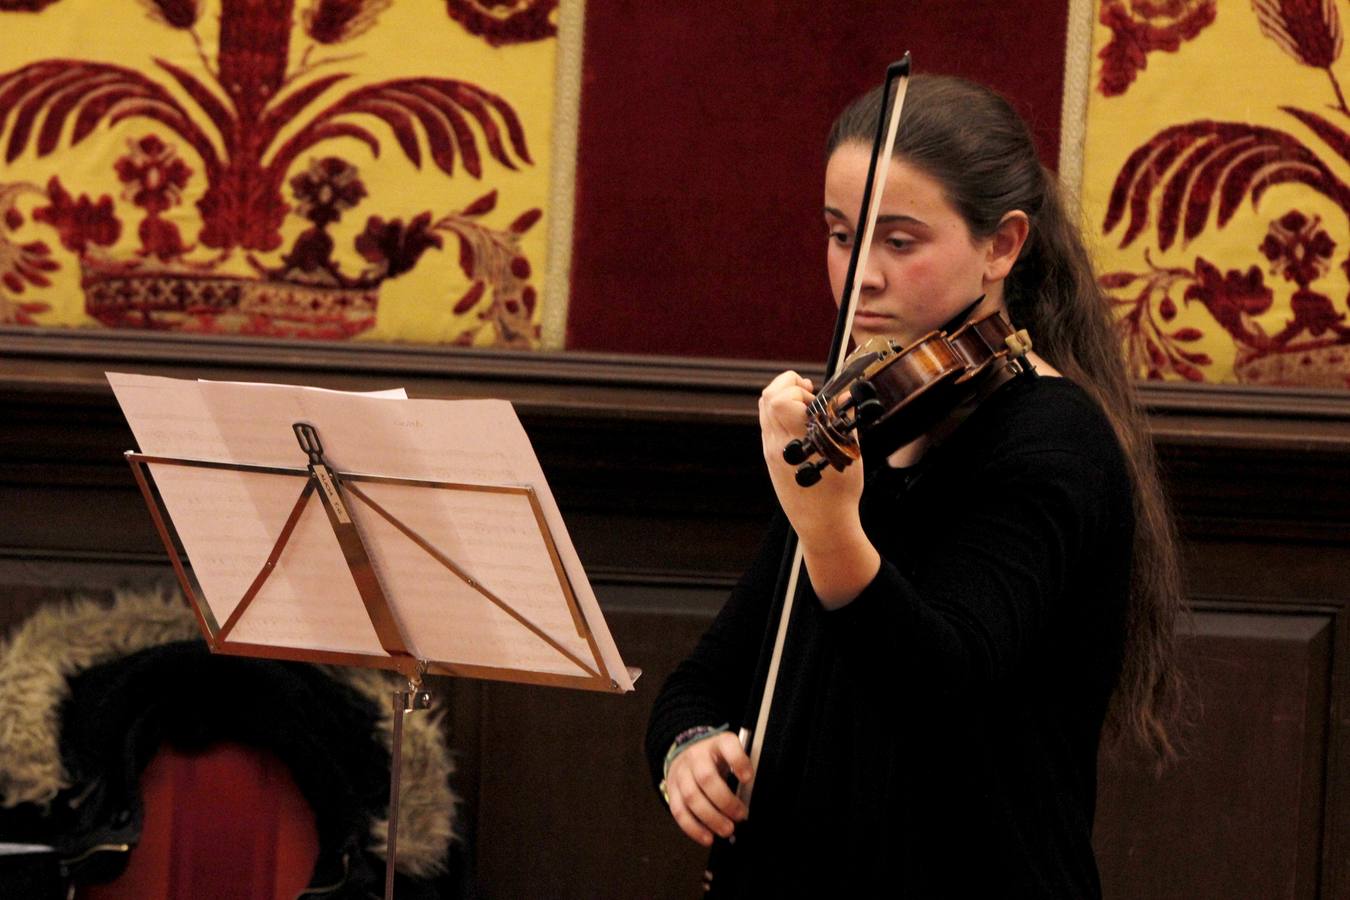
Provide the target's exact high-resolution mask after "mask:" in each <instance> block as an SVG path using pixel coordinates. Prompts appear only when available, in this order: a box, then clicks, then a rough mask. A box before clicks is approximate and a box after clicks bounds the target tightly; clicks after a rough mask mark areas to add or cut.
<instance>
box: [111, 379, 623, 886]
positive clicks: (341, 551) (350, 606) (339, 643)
mask: <svg viewBox="0 0 1350 900" xmlns="http://www.w3.org/2000/svg"><path fill="white" fill-rule="evenodd" d="M119 377H120V378H123V379H126V378H133V377H134V376H119ZM110 380H113V381H114V387H115V388H117V387H118V386H119V382H118V381H116V380H114V379H113V376H111V375H110ZM144 380H145V379H142V381H144ZM157 381H165V382H168V381H173V380H172V379H157ZM294 390H299V389H294ZM121 399H122V397H121V396H120V395H119V400H121ZM382 402H397V401H382ZM413 402H415V403H420V404H426V403H434V402H437V401H413ZM440 402H449V401H440ZM123 405H124V410H127V412H128V419H129V421H130V420H133V419H134V418H135V416H134V413H133V411H132V410H128V409H127V404H126V403H124V404H123ZM136 424H137V423H136V422H134V421H133V429H134V430H135V429H136ZM289 424H290V427H291V429H292V431H293V433H294V436H295V439H296V440H297V441H298V444H299V451H302V452H303V454H304V455H305V456H307V457H308V458H307V465H306V466H304V467H299V466H281V465H262V464H250V463H243V462H238V461H231V462H225V461H220V460H213V459H202V458H192V457H181V456H169V455H158V454H147V453H141V452H128V453H127V454H126V458H127V461H128V463H129V464H130V466H131V469H132V472H133V474H134V476H135V478H136V482H137V484H138V485H139V487H140V489H141V492H142V494H143V496H144V498H145V501H146V504H147V507H148V509H149V511H150V514H151V518H152V520H153V521H154V525H155V529H156V531H157V533H158V534H159V537H160V539H161V541H162V542H163V544H164V547H165V550H166V551H167V552H168V554H169V558H170V561H171V563H172V565H173V569H174V572H175V574H176V576H177V578H178V581H179V584H180V585H181V586H182V588H183V591H184V594H185V595H186V596H187V598H188V599H189V601H190V602H191V604H192V608H193V610H194V612H195V614H196V616H197V621H198V623H199V625H200V627H201V630H202V633H203V635H204V636H205V638H206V640H207V643H208V644H209V646H210V648H211V650H212V651H213V652H217V653H225V654H233V655H243V656H258V657H266V658H274V659H291V660H299V661H304V662H311V663H327V664H337V665H354V666H364V667H375V668H383V669H389V670H392V671H395V672H398V673H400V674H401V675H402V676H403V677H404V678H406V679H407V687H406V689H404V690H400V691H396V692H394V694H393V697H392V706H393V735H392V747H391V772H390V804H389V838H388V854H387V874H386V878H385V898H386V900H390V898H392V897H393V884H394V877H395V863H396V859H397V830H398V829H397V823H398V808H399V792H400V785H399V782H400V777H401V759H402V752H401V750H402V732H403V727H402V726H403V716H404V715H406V714H407V713H408V712H411V711H413V710H417V709H426V708H428V707H429V705H430V694H429V692H427V691H425V690H424V689H423V687H422V681H423V677H424V676H425V675H427V674H436V675H452V676H462V677H470V678H483V679H492V680H502V681H513V682H522V683H527V684H543V685H549V686H556V687H572V688H580V689H585V690H595V691H610V692H623V691H625V690H631V689H632V679H633V678H635V677H636V675H637V670H633V669H626V667H625V669H623V670H618V671H617V672H616V667H615V666H614V663H613V658H612V656H611V658H610V659H609V660H608V662H607V659H606V655H605V654H604V653H603V652H602V648H601V646H600V641H599V640H597V633H596V630H595V629H594V628H593V627H592V625H591V623H590V619H589V618H588V617H587V616H586V615H585V614H584V612H583V609H582V608H581V606H580V605H579V604H578V600H577V592H576V590H575V588H574V585H573V582H572V578H571V576H569V574H568V571H567V567H566V566H565V565H564V563H563V560H562V558H561V555H560V552H559V547H558V543H557V541H556V540H555V536H554V534H553V532H552V530H551V529H550V527H549V524H548V521H547V517H546V516H545V514H544V510H543V508H542V506H541V502H540V498H539V496H538V494H537V492H536V490H535V489H534V488H533V487H532V486H530V485H522V484H481V483H461V482H448V481H436V480H429V479H419V478H406V477H397V476H386V475H375V474H366V473H356V472H348V471H338V470H336V469H335V468H334V467H333V466H331V465H330V464H329V462H328V460H327V458H326V457H325V455H324V448H323V444H322V442H321V436H320V434H319V431H318V428H317V427H316V426H315V425H313V424H312V423H310V422H307V421H295V422H292V423H289ZM138 437H139V434H138ZM142 443H143V444H144V441H142ZM292 446H294V444H292ZM299 455H300V454H299V453H297V456H299ZM244 495H247V501H248V502H243V500H242V499H241V498H242V497H243V496H244ZM222 497H224V498H225V499H223V500H222V499H221V498H222ZM201 498H207V502H221V503H224V504H226V505H227V506H229V508H230V510H231V512H230V513H228V515H231V516H234V517H236V518H237V517H239V516H240V515H243V514H244V513H243V512H241V511H242V510H245V509H247V508H252V509H253V510H254V512H255V515H256V518H257V522H256V523H250V524H253V525H257V526H258V527H263V528H268V529H273V530H272V531H271V532H269V544H270V546H269V547H268V549H267V552H266V553H265V554H261V553H257V552H256V551H258V550H259V549H261V548H262V547H263V546H264V545H263V544H258V543H256V542H255V544H254V550H255V554H256V555H255V558H254V562H255V567H254V570H253V571H252V572H251V577H249V578H247V579H243V580H239V581H238V584H240V585H243V584H244V582H245V581H246V582H247V586H246V588H245V589H244V590H242V591H241V592H240V595H239V596H238V598H237V600H235V601H234V602H232V603H231V602H229V601H228V599H227V600H225V602H221V600H220V599H218V598H212V597H208V594H207V592H206V591H205V590H204V589H203V587H202V585H201V583H200V582H199V581H198V579H197V578H196V577H194V575H195V573H193V572H190V571H189V569H188V566H187V565H185V563H184V559H183V555H184V554H183V553H180V551H179V547H180V545H181V546H182V547H183V548H184V552H185V554H186V555H188V556H189V557H191V554H192V552H193V547H195V548H197V550H198V551H199V552H201V553H203V554H204V555H203V562H205V563H211V562H215V560H212V559H210V558H209V557H210V553H211V552H212V551H211V550H210V549H209V547H210V545H209V544H207V543H204V542H203V533H202V531H201V528H200V527H199V526H201V524H202V523H203V522H210V521H211V520H212V518H213V513H212V511H211V510H208V511H207V512H206V514H203V511H202V510H200V509H193V508H192V505H193V503H194V502H202V500H201ZM212 498H215V501H212ZM316 498H317V502H312V501H315V500H316ZM548 500H549V502H551V497H549V498H548ZM231 504H232V505H231ZM320 508H322V510H323V513H322V515H320V514H319V513H318V509H320ZM428 510H431V511H432V513H428ZM283 511H284V512H285V515H284V518H283V517H282V516H281V515H280V513H281V512H283ZM456 511H458V512H460V513H463V514H464V515H465V516H466V517H467V518H469V519H471V520H472V521H469V522H468V523H467V524H468V529H467V530H468V533H467V534H464V533H461V534H459V535H458V538H457V541H458V546H456V547H453V548H451V547H447V546H445V545H446V543H447V538H446V537H445V536H444V535H440V534H436V533H429V532H430V531H431V529H435V528H437V523H438V522H441V523H444V522H445V521H446V517H447V516H452V515H454V514H455V513H456ZM175 513H176V514H177V515H175ZM433 513H434V514H433ZM224 514H225V513H219V514H217V515H224ZM176 519H178V520H179V521H182V522H184V523H186V524H187V526H188V528H189V529H190V530H193V529H195V532H196V533H194V534H192V535H191V536H190V538H189V539H188V540H186V541H185V540H184V536H183V535H182V534H180V532H179V529H178V528H177V527H176V526H175V520H176ZM499 541H510V542H513V543H512V544H511V546H512V548H513V550H512V555H511V557H510V559H509V561H507V562H501V561H498V562H497V563H495V569H496V570H498V577H497V578H496V579H495V584H494V585H489V584H487V583H485V581H484V580H483V579H482V578H480V577H476V575H475V573H474V571H473V569H474V568H475V566H479V567H483V568H488V569H491V568H493V567H494V564H490V563H488V562H486V561H485V560H486V559H488V558H489V556H490V555H491V554H490V553H489V555H488V556H485V555H484V553H487V552H488V550H491V551H492V552H498V551H496V550H495V549H493V544H494V542H499ZM449 543H456V541H455V540H451V541H449ZM475 546H476V547H478V548H479V550H478V552H475V551H474V549H473V548H474V547H475ZM569 546H570V545H569ZM203 548H207V549H205V550H203ZM483 548H488V549H487V550H484V549H483ZM257 556H261V557H262V558H256V557H257ZM236 562H237V561H236ZM502 571H504V572H505V574H501V572H502ZM222 583H226V582H222V581H221V580H220V578H218V577H217V578H215V584H216V586H217V587H219V586H220V585H221V584H222ZM501 585H505V586H506V589H502V588H501V587H500V586H501ZM353 589H354V592H355V595H356V596H358V597H359V606H358V605H356V603H355V602H354V601H353V600H352V599H351V594H352V592H353ZM314 591H318V592H319V593H320V594H323V595H324V596H322V597H321V598H320V599H318V600H316V599H315V598H314V597H313V596H310V594H311V593H312V592H314ZM344 591H345V593H344ZM438 591H439V592H440V594H438V595H437V597H435V598H430V599H429V597H428V594H435V593H436V592H438ZM502 594H507V595H508V596H505V597H504V596H502ZM343 597H346V598H347V602H346V603H345V605H344V604H343V602H342V598H343ZM447 597H448V599H445V598H447ZM517 597H521V598H525V599H524V600H521V601H517V600H516V598H517ZM419 598H420V599H419ZM526 600H528V601H529V602H525V601H526ZM335 609H336V612H335ZM329 615H332V616H333V619H332V628H333V634H327V633H325V630H324V626H325V625H327V624H329V623H327V622H325V621H324V618H325V616H329ZM344 616H345V617H344ZM297 617H298V618H297ZM356 619H361V620H363V621H361V622H360V623H357V622H356V621H355V620H356ZM536 620H537V621H536ZM297 621H298V622H299V628H300V630H299V631H296V623H297ZM316 622H317V623H318V624H317V626H316ZM358 624H359V626H360V627H358ZM451 626H458V629H459V632H460V633H455V631H454V628H452V627H451ZM599 627H600V629H601V631H602V634H601V635H600V637H601V638H603V639H604V640H605V641H607V642H610V643H611V645H612V639H610V637H609V635H608V632H607V629H605V626H604V622H603V618H600V620H599ZM306 629H308V630H306ZM466 631H478V632H479V633H478V634H465V633H463V632H466ZM297 635H302V636H300V637H297ZM303 635H308V636H303ZM475 638H476V639H477V640H475ZM620 679H623V681H622V683H621V681H620Z"/></svg>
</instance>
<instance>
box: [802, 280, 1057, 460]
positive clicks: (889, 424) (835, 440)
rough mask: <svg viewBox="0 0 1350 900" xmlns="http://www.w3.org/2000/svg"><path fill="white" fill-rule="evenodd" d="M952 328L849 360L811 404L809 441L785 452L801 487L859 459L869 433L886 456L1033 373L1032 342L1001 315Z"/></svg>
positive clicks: (884, 344)
mask: <svg viewBox="0 0 1350 900" xmlns="http://www.w3.org/2000/svg"><path fill="white" fill-rule="evenodd" d="M983 299H984V297H980V298H979V299H977V300H976V301H975V302H974V303H972V304H970V306H969V307H968V308H967V310H966V312H965V313H962V314H961V315H960V316H957V319H956V321H957V322H959V321H960V320H962V319H963V318H965V317H966V315H968V313H969V312H970V310H973V309H974V308H975V307H976V306H978V305H979V303H980V301H981V300H983ZM952 324H953V323H948V325H947V326H944V328H942V329H938V330H937V331H930V332H929V333H928V334H926V335H924V336H923V337H921V338H919V339H918V340H917V341H915V342H914V343H912V344H910V345H909V346H908V347H901V346H900V344H899V343H898V342H896V341H894V340H891V339H889V338H881V337H874V338H872V339H870V340H869V341H867V342H866V343H865V344H863V345H862V346H861V347H859V348H858V349H857V350H855V351H854V352H853V353H852V354H850V355H849V356H848V358H847V359H845V360H844V364H843V367H842V368H841V369H840V370H839V373H838V374H837V375H835V376H834V377H833V378H831V379H830V380H829V381H827V382H826V383H825V385H824V386H823V387H822V388H821V389H820V392H819V393H818V394H817V395H816V397H815V399H814V400H812V401H811V403H810V404H808V406H807V409H806V436H805V437H803V438H799V439H797V440H794V441H791V442H790V443H789V444H788V445H787V446H786V447H784V448H783V458H784V459H785V460H787V462H788V464H789V465H793V466H797V467H798V468H797V476H796V477H797V483H798V484H799V485H801V486H802V487H810V486H811V485H813V484H815V483H816V482H818V481H820V477H821V473H822V472H823V471H824V470H825V468H826V467H828V466H833V467H834V468H835V469H836V470H838V471H841V472H842V471H843V470H844V468H845V467H846V466H848V465H849V464H850V463H852V462H853V461H854V460H856V459H858V458H859V456H861V449H860V444H859V441H860V438H861V437H862V436H863V435H864V434H867V435H868V436H869V437H871V438H872V440H873V441H874V442H876V443H878V444H879V445H880V446H882V447H884V448H886V450H887V451H889V450H893V449H895V448H896V447H903V446H904V445H906V444H908V443H910V442H911V441H913V440H914V439H916V438H918V437H919V436H920V435H922V434H925V433H927V432H928V431H929V430H930V429H931V428H933V426H935V425H937V424H938V423H939V422H940V421H942V420H943V419H945V418H946V417H947V416H949V415H950V414H951V413H952V412H953V411H954V410H957V409H960V408H962V407H964V406H967V405H969V404H971V403H972V402H978V401H979V400H982V399H983V398H984V397H985V396H987V395H988V394H989V393H992V391H993V389H994V388H996V387H998V386H999V385H1001V384H1003V383H1004V382H1006V381H1008V380H1009V379H1010V378H1012V377H1013V376H1015V375H1018V374H1022V373H1029V372H1031V371H1032V369H1031V363H1030V362H1029V361H1028V360H1027V352H1028V351H1030V350H1031V338H1030V336H1029V335H1028V334H1027V332H1026V329H1025V328H1023V329H1020V330H1018V331H1014V330H1013V328H1012V325H1010V324H1009V323H1008V320H1007V319H1006V318H1004V316H1003V313H1001V312H999V311H997V310H995V311H993V312H989V313H985V314H984V315H982V316H979V317H977V318H975V319H972V320H971V321H968V322H965V323H964V324H961V325H960V327H958V328H956V329H955V330H953V331H952V332H951V333H950V334H949V333H948V329H949V328H951V326H952ZM813 456H819V459H817V460H814V461H813V460H812V459H811V457H813Z"/></svg>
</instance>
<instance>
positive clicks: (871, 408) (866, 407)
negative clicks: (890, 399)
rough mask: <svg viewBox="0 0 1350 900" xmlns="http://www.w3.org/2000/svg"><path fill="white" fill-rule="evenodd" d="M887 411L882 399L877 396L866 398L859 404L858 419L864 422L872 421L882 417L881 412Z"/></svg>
mask: <svg viewBox="0 0 1350 900" xmlns="http://www.w3.org/2000/svg"><path fill="white" fill-rule="evenodd" d="M885 411H886V405H885V404H884V403H882V402H881V401H880V400H877V399H876V398H873V399H871V400H864V401H863V402H862V403H860V404H858V419H859V420H860V421H862V422H871V421H873V420H874V419H877V418H880V416H881V414H882V413H884V412H885Z"/></svg>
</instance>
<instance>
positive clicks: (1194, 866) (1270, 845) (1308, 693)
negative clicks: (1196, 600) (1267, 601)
mask: <svg viewBox="0 0 1350 900" xmlns="http://www.w3.org/2000/svg"><path fill="white" fill-rule="evenodd" d="M1333 625H1334V623H1333V618H1332V616H1331V615H1330V614H1329V613H1321V614H1318V613H1309V614H1299V615H1290V614H1287V613H1283V612H1280V611H1279V610H1278V609H1273V610H1266V611H1262V612H1251V611H1243V612H1233V611H1205V612H1199V613H1197V614H1196V615H1195V617H1194V624H1193V626H1192V630H1191V632H1190V634H1189V636H1188V638H1187V639H1186V640H1185V641H1184V651H1185V652H1184V654H1183V659H1184V672H1185V675H1186V677H1187V679H1188V680H1189V682H1190V684H1191V686H1192V688H1193V689H1194V691H1195V693H1196V695H1197V698H1198V700H1199V716H1198V718H1197V719H1196V721H1195V722H1194V724H1193V725H1192V726H1191V727H1190V728H1189V729H1187V731H1186V733H1185V734H1184V736H1183V739H1184V741H1185V748H1184V756H1183V758H1182V759H1181V761H1180V762H1179V763H1178V764H1176V765H1175V766H1173V767H1171V768H1170V769H1168V770H1167V771H1166V772H1165V773H1163V775H1162V776H1161V777H1157V776H1156V775H1155V773H1154V771H1153V770H1152V769H1151V767H1150V766H1148V765H1146V764H1145V763H1144V762H1142V761H1141V760H1140V759H1138V758H1137V757H1134V756H1132V755H1125V756H1122V757H1117V758H1109V757H1104V758H1103V762H1102V766H1101V781H1100V788H1099V804H1100V806H1099V810H1098V816H1097V831H1096V835H1095V837H1096V845H1097V853H1098V862H1099V864H1100V866H1101V869H1102V880H1103V884H1104V887H1105V889H1106V891H1107V895H1108V896H1111V897H1151V898H1176V900H1205V898H1214V900H1240V898H1251V900H1265V898H1269V900H1274V898H1312V897H1317V896H1319V894H1318V881H1319V877H1320V873H1319V859H1318V854H1317V849H1318V845H1319V835H1320V833H1321V829H1322V824H1323V810H1324V806H1325V801H1326V790H1325V787H1326V785H1325V781H1324V777H1325V772H1324V765H1325V761H1326V758H1327V718H1328V706H1327V701H1328V694H1327V686H1328V679H1329V675H1330V671H1331V649H1332V635H1333V633H1334V627H1333Z"/></svg>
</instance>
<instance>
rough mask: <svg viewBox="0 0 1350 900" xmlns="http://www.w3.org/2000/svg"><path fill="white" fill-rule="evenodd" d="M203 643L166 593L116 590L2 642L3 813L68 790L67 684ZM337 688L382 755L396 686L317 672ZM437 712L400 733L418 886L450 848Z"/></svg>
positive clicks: (404, 817)
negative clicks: (367, 723) (98, 669)
mask: <svg viewBox="0 0 1350 900" xmlns="http://www.w3.org/2000/svg"><path fill="white" fill-rule="evenodd" d="M192 639H200V632H199V631H198V627H197V622H196V618H195V616H194V615H193V613H192V611H191V609H190V608H189V607H188V606H187V604H186V602H185V601H184V600H183V598H182V597H181V596H180V595H178V594H177V593H176V592H174V591H171V590H169V589H165V588H154V589H149V590H131V589H126V590H121V591H118V592H117V593H116V595H115V598H114V601H113V603H112V605H111V606H109V605H108V604H107V603H106V602H102V601H99V600H95V599H92V598H87V597H85V598H74V599H72V600H71V601H69V602H67V603H62V604H52V605H50V606H47V607H44V608H41V609H39V610H38V611H37V612H36V613H35V614H34V615H33V616H32V617H30V618H29V619H28V620H26V621H25V622H23V623H22V624H21V625H19V626H18V627H17V628H16V629H15V630H14V631H13V632H12V633H11V635H10V636H9V637H8V639H6V640H5V641H3V642H0V750H2V751H3V752H0V806H3V807H6V808H9V807H15V806H17V805H19V804H25V803H27V804H38V805H46V804H50V803H51V801H52V800H53V799H54V798H56V796H57V795H58V794H59V793H60V792H61V791H63V790H66V789H68V788H70V787H72V783H71V775H70V773H69V772H67V771H66V770H65V769H64V767H63V765H62V759H61V750H60V745H61V720H60V711H61V707H62V704H63V703H64V702H65V701H66V700H67V698H68V697H69V692H70V689H69V685H68V681H69V680H70V679H72V678H74V677H76V676H77V675H79V673H81V672H83V671H84V670H86V669H89V668H92V667H94V666H97V665H100V664H103V663H106V662H110V661H112V660H116V659H118V658H120V657H123V656H127V655H130V654H132V653H136V652H138V651H140V650H144V649H146V648H150V647H156V646H159V645H161V644H166V643H170V642H173V641H183V640H192ZM323 669H324V671H325V672H326V673H327V674H328V675H329V676H330V677H331V678H333V679H334V680H336V681H338V682H340V683H342V684H345V685H347V686H348V687H350V688H352V689H354V690H355V691H356V692H358V693H359V694H361V695H363V696H364V697H366V698H368V699H370V700H371V701H372V702H373V703H374V704H375V708H376V709H378V710H380V718H379V722H378V726H377V728H378V732H379V736H380V738H381V740H382V741H383V743H384V745H385V747H386V749H387V748H388V747H389V745H390V742H391V739H392V733H393V709H392V702H391V696H392V694H393V692H394V691H396V690H399V689H401V687H402V686H403V682H402V681H401V680H400V679H398V678H397V677H395V676H393V675H391V674H389V673H386V672H382V671H379V670H375V669H355V668H345V667H335V666H334V667H323ZM443 719H444V711H443V709H441V708H439V707H437V706H436V705H435V700H434V698H433V707H432V709H431V710H428V711H426V712H419V713H414V714H410V715H408V716H407V717H406V718H405V720H404V727H403V784H402V792H401V796H400V804H399V854H398V869H399V871H400V872H403V873H405V874H407V875H411V876H413V877H415V878H427V877H432V876H434V875H437V874H439V873H440V872H441V870H442V869H443V867H444V860H445V859H446V857H447V853H448V850H449V847H450V844H451V842H452V841H453V840H455V834H454V814H455V804H456V802H457V801H456V798H455V796H454V794H453V792H452V791H451V789H450V784H449V778H450V775H451V773H452V772H453V771H454V765H453V763H452V761H451V758H450V752H449V749H448V747H447V746H446V743H445V740H444V738H443V734H444V732H443ZM388 825H389V823H388V820H387V818H379V819H376V820H374V821H373V822H372V823H371V828H370V838H369V843H370V848H369V849H370V850H371V851H372V852H373V853H374V854H375V855H377V856H379V857H381V858H383V857H384V856H385V854H386V840H387V835H388Z"/></svg>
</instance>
